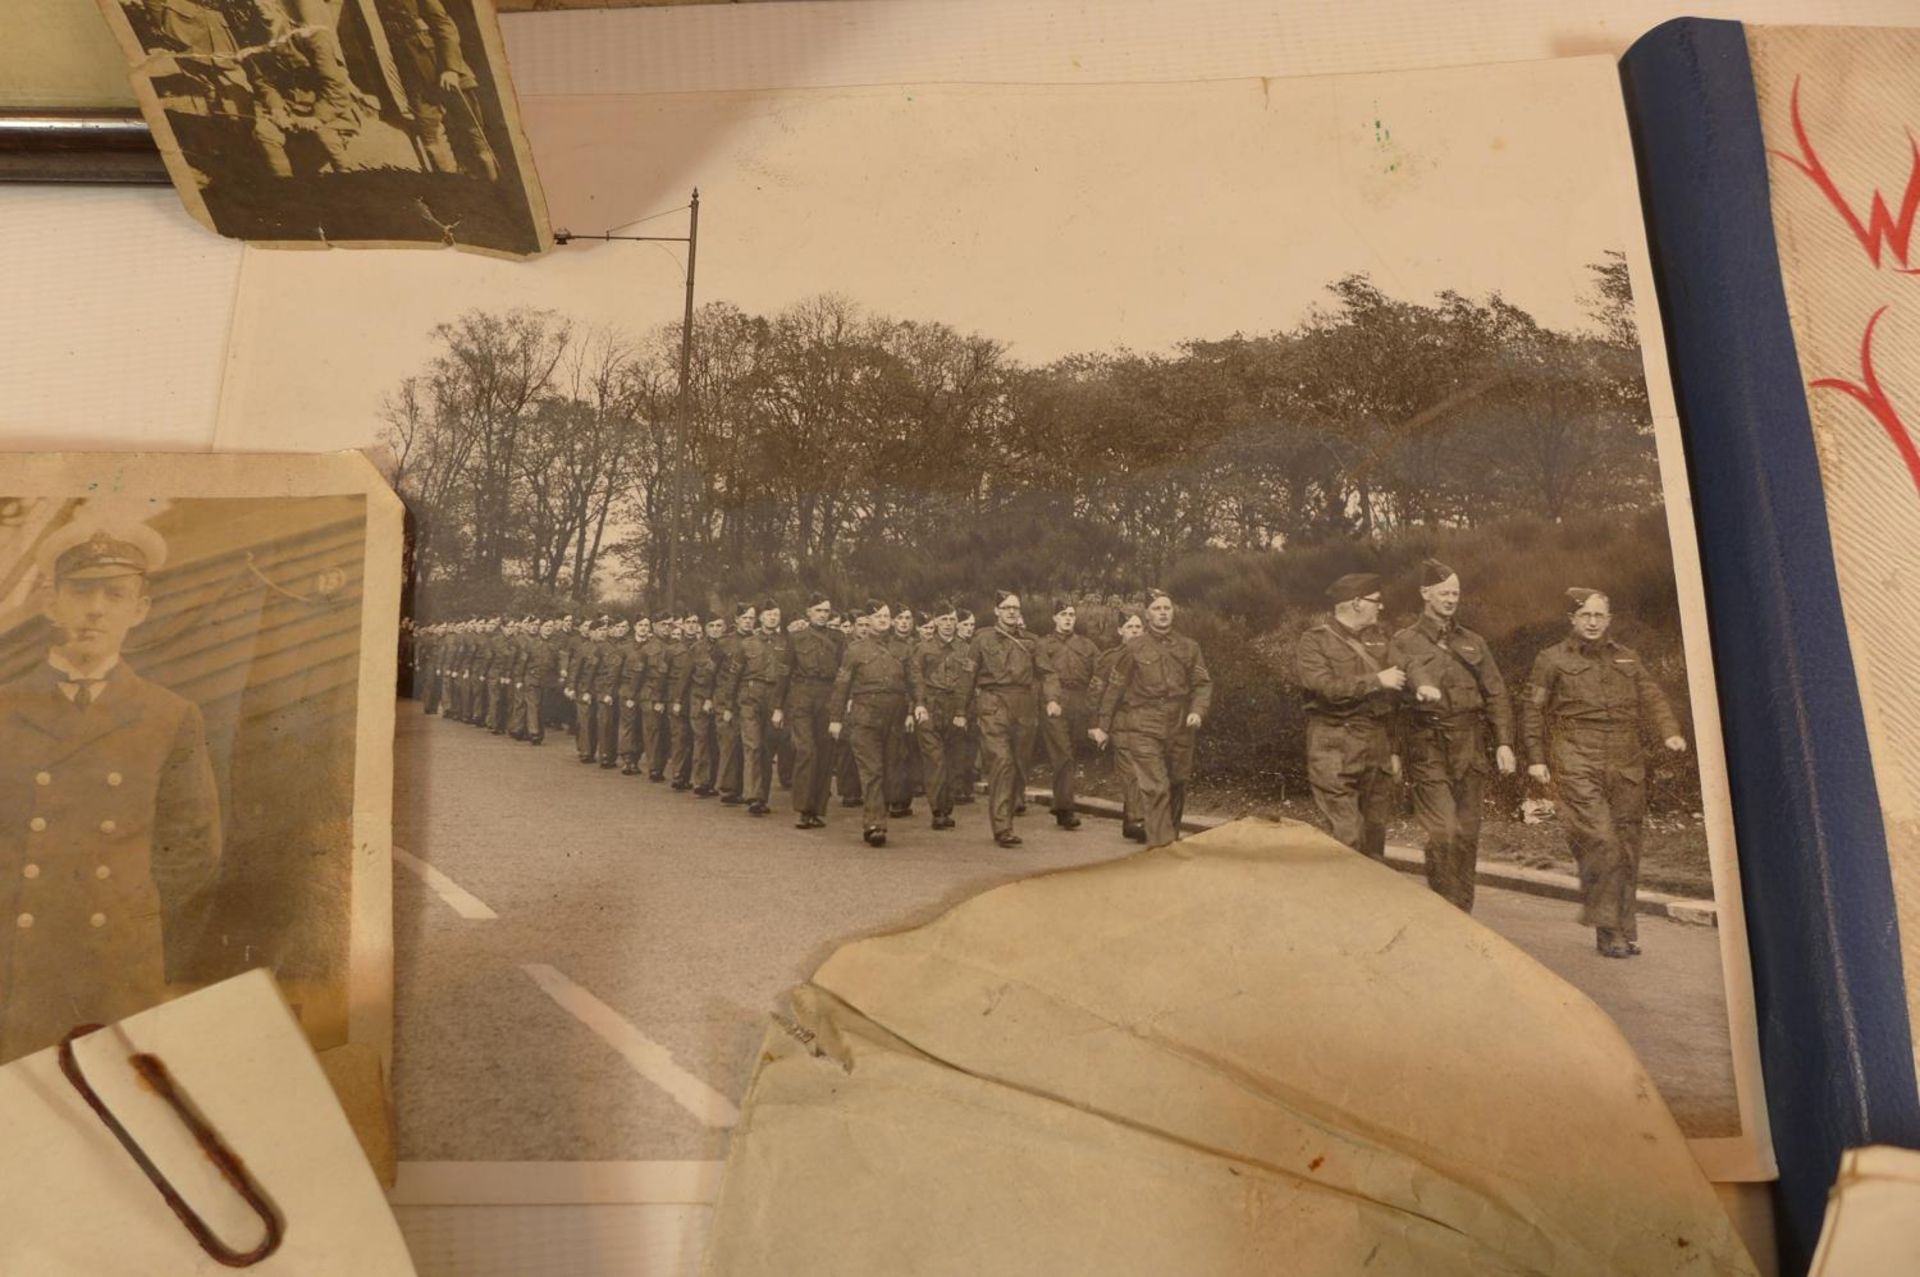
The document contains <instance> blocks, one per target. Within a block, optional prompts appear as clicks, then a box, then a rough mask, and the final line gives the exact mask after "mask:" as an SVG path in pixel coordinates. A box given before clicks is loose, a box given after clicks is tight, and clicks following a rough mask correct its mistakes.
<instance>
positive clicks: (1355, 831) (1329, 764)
mask: <svg viewBox="0 0 1920 1277" xmlns="http://www.w3.org/2000/svg"><path fill="white" fill-rule="evenodd" d="M1392 756H1393V744H1392V742H1391V741H1390V740H1388V738H1387V725H1386V723H1385V722H1384V721H1383V720H1381V719H1378V718H1349V719H1334V718H1316V717H1312V716H1309V717H1308V719H1307V783H1308V784H1309V785H1310V786H1312V788H1313V802H1314V806H1316V807H1318V808H1319V809H1320V814H1321V815H1322V816H1323V817H1325V818H1326V822H1327V831H1328V832H1329V833H1331V834H1332V835H1333V836H1334V838H1335V839H1336V840H1337V841H1339V842H1343V843H1345V844H1346V845H1347V846H1349V847H1351V848H1353V849H1354V850H1355V851H1357V852H1359V853H1361V854H1362V855H1366V856H1372V857H1373V858H1374V859H1375V860H1385V859H1386V856H1387V820H1388V818H1389V817H1390V816H1391V815H1392V814H1393V776H1392V774H1391V773H1390V772H1389V771H1388V770H1387V768H1388V766H1389V765H1390V760H1391V759H1392Z"/></svg>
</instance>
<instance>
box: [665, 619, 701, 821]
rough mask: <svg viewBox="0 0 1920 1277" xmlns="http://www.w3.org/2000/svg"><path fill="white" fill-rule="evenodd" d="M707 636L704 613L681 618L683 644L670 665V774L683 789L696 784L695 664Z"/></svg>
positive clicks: (668, 675)
mask: <svg viewBox="0 0 1920 1277" xmlns="http://www.w3.org/2000/svg"><path fill="white" fill-rule="evenodd" d="M706 642H707V640H706V637H705V636H704V635H702V634H701V632H700V614H699V613H697V612H689V613H688V614H687V615H685V616H683V617H681V618H680V640H679V646H678V647H677V648H676V649H675V650H674V654H673V662H672V664H671V665H669V666H668V669H667V718H668V719H669V720H670V721H671V725H672V733H673V752H672V753H671V754H670V755H668V757H667V777H668V779H669V780H671V781H672V782H673V788H675V789H676V790H680V791H682V792H684V791H686V790H689V789H692V788H693V748H694V741H693V715H692V712H691V711H692V705H691V700H692V696H693V665H694V661H695V660H696V659H697V657H698V655H699V651H700V649H701V648H703V647H705V646H706Z"/></svg>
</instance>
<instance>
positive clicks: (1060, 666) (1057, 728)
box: [1034, 599, 1100, 829]
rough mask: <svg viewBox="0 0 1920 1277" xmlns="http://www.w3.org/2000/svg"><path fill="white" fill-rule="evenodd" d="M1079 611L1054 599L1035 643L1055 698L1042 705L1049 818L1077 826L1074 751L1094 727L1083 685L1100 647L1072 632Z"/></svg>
mask: <svg viewBox="0 0 1920 1277" xmlns="http://www.w3.org/2000/svg"><path fill="white" fill-rule="evenodd" d="M1078 615H1079V614H1078V613H1077V612H1076V611H1075V610H1074V606H1073V604H1072V603H1070V602H1068V601H1067V600H1065V599H1055V600H1054V603H1053V633H1051V634H1049V635H1047V636H1046V637H1044V638H1042V639H1040V640H1039V641H1038V642H1037V643H1035V644H1034V655H1035V656H1036V657H1037V658H1038V660H1039V662H1040V669H1041V671H1042V676H1043V678H1044V677H1045V676H1046V675H1051V676H1052V679H1053V685H1054V687H1055V689H1056V694H1057V695H1058V697H1059V699H1057V700H1049V701H1048V702H1047V704H1046V714H1045V716H1044V717H1043V718H1041V720H1040V739H1041V740H1042V741H1043V742H1045V744H1046V747H1047V762H1048V765H1049V766H1050V767H1051V768H1052V769H1053V818H1054V820H1055V821H1057V822H1059V825H1060V827H1061V828H1062V829H1078V828H1080V817H1079V815H1078V814H1077V813H1076V812H1075V811H1074V792H1073V789H1074V768H1075V765H1076V751H1077V750H1078V748H1079V746H1080V742H1082V741H1084V740H1086V739H1087V732H1088V730H1089V729H1090V728H1091V727H1092V726H1093V707H1092V706H1091V705H1090V704H1088V702H1087V686H1088V684H1089V683H1091V682H1092V681H1093V668H1094V665H1095V663H1096V662H1098V661H1099V659H1100V649H1099V648H1098V647H1096V646H1094V642H1093V640H1092V639H1090V638H1088V637H1087V636H1086V635H1084V634H1080V633H1078V632H1076V630H1075V628H1074V626H1075V624H1076V622H1077V619H1078Z"/></svg>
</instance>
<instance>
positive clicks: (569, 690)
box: [562, 616, 599, 746]
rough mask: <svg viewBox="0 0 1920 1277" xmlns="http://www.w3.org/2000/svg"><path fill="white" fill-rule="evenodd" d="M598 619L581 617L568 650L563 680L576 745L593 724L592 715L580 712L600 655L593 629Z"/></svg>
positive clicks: (568, 715)
mask: <svg viewBox="0 0 1920 1277" xmlns="http://www.w3.org/2000/svg"><path fill="white" fill-rule="evenodd" d="M597 624H598V622H597V621H594V620H592V619H591V618H588V617H584V616H583V617H581V618H580V623H579V624H578V625H577V626H575V627H574V631H573V642H572V644H571V645H570V646H569V647H568V650H567V673H566V677H565V679H563V680H562V685H563V690H565V692H566V694H567V717H568V718H569V719H570V720H571V721H572V723H573V732H574V737H575V742H574V743H575V745H576V746H577V745H578V744H579V740H578V738H579V737H581V736H585V735H587V734H589V732H590V731H591V728H592V724H591V723H589V722H588V721H587V719H588V718H591V717H592V716H591V715H587V716H585V717H583V716H582V715H581V713H580V695H579V693H580V692H581V691H583V690H584V689H585V686H586V682H587V675H588V674H589V672H590V669H589V667H590V666H591V664H592V662H593V661H594V660H595V659H597V657H598V655H599V645H598V644H596V643H595V642H594V641H593V630H594V628H595V626H596V625H597Z"/></svg>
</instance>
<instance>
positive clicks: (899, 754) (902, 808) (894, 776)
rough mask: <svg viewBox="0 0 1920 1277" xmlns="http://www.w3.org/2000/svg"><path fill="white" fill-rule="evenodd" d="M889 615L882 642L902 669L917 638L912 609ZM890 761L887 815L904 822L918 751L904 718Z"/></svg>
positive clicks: (910, 803) (898, 608)
mask: <svg viewBox="0 0 1920 1277" xmlns="http://www.w3.org/2000/svg"><path fill="white" fill-rule="evenodd" d="M891 611H892V624H891V626H890V627H889V629H888V630H887V631H885V639H884V641H885V643H886V645H887V649H888V650H889V651H891V652H892V653H893V656H894V659H895V660H897V661H899V662H900V667H901V668H902V669H905V668H906V666H907V664H908V663H909V662H910V661H912V660H913V650H914V649H915V648H916V647H918V646H919V645H920V637H919V634H918V633H917V632H916V630H915V629H914V624H913V609H912V608H910V607H908V606H907V605H906V604H905V603H901V604H898V605H896V606H895V607H894V608H893V609H891ZM893 758H894V760H895V762H894V765H893V766H892V767H891V768H889V769H888V771H887V814H888V815H889V816H897V817H902V818H904V817H907V816H911V815H913V795H914V792H915V791H916V790H918V789H919V788H920V751H919V750H918V749H917V748H916V747H915V745H914V741H913V724H912V723H911V722H909V721H908V720H906V719H904V718H903V719H902V720H901V722H900V725H899V726H898V727H897V728H896V729H895V731H894V741H893Z"/></svg>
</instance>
